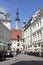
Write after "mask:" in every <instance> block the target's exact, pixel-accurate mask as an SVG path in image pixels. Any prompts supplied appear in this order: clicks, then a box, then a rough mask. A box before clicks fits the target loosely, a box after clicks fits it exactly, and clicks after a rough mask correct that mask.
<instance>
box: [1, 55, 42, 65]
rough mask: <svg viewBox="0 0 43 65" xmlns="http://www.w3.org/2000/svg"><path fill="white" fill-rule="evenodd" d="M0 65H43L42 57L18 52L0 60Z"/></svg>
mask: <svg viewBox="0 0 43 65" xmlns="http://www.w3.org/2000/svg"><path fill="white" fill-rule="evenodd" d="M0 65H43V57H36V56H29V55H24V54H19V55H17V56H16V57H13V58H7V59H6V60H5V61H2V62H0Z"/></svg>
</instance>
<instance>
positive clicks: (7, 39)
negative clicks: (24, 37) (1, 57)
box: [0, 9, 11, 50]
mask: <svg viewBox="0 0 43 65" xmlns="http://www.w3.org/2000/svg"><path fill="white" fill-rule="evenodd" d="M1 43H2V44H3V45H4V49H3V50H7V49H10V48H9V45H10V44H11V34H10V22H9V15H8V14H7V13H6V11H5V10H4V9H0V48H1Z"/></svg>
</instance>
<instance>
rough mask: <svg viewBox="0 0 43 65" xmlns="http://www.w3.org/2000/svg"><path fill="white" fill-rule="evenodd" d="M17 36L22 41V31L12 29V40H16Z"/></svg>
mask: <svg viewBox="0 0 43 65" xmlns="http://www.w3.org/2000/svg"><path fill="white" fill-rule="evenodd" d="M17 36H19V39H22V30H16V29H11V39H13V40H15V39H17Z"/></svg>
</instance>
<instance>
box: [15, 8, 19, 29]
mask: <svg viewBox="0 0 43 65" xmlns="http://www.w3.org/2000/svg"><path fill="white" fill-rule="evenodd" d="M19 21H20V19H19V13H18V8H17V9H16V19H15V22H16V29H19Z"/></svg>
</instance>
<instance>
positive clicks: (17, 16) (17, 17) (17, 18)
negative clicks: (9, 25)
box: [15, 8, 19, 21]
mask: <svg viewBox="0 0 43 65" xmlns="http://www.w3.org/2000/svg"><path fill="white" fill-rule="evenodd" d="M15 21H19V13H18V8H17V9H16V19H15Z"/></svg>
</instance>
